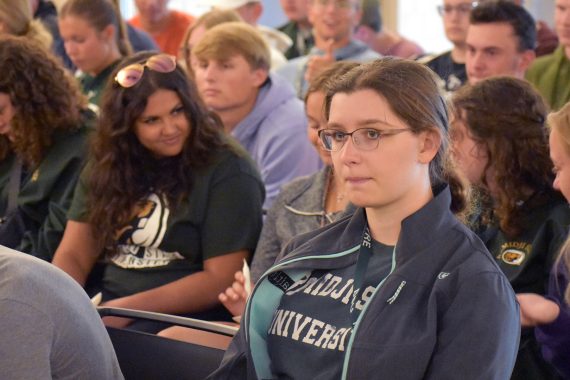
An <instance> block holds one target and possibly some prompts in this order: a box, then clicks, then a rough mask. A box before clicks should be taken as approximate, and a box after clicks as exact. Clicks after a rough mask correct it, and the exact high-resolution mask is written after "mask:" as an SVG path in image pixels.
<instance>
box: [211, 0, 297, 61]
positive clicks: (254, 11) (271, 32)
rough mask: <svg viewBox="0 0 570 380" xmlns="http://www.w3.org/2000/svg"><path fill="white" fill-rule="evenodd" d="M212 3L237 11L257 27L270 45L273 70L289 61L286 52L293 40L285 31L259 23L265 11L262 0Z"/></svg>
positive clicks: (223, 0) (218, 1)
mask: <svg viewBox="0 0 570 380" xmlns="http://www.w3.org/2000/svg"><path fill="white" fill-rule="evenodd" d="M211 3H212V5H213V6H214V9H222V10H233V11H235V12H237V14H239V16H240V17H241V19H242V20H243V21H245V22H247V23H248V24H249V25H251V26H253V27H254V28H256V29H257V31H258V32H259V33H260V34H261V35H262V36H263V38H264V39H265V42H267V44H268V46H269V50H270V53H271V69H272V70H275V69H278V68H280V67H281V66H283V65H284V64H285V63H286V62H287V58H285V55H284V53H285V51H287V49H289V47H290V46H291V45H292V44H293V41H291V38H289V36H288V35H286V34H285V33H282V32H280V31H278V30H276V29H273V28H269V27H266V26H263V25H258V24H257V21H258V20H259V18H260V17H261V14H262V13H263V4H262V3H261V1H260V0H211Z"/></svg>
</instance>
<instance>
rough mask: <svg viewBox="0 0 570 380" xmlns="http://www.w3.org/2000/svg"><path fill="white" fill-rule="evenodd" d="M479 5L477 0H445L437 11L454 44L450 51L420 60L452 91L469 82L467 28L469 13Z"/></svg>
mask: <svg viewBox="0 0 570 380" xmlns="http://www.w3.org/2000/svg"><path fill="white" fill-rule="evenodd" d="M476 6H477V2H476V1H469V0H444V1H443V5H439V6H438V7H437V11H438V13H439V14H440V16H441V18H442V19H443V28H444V30H445V36H446V37H447V39H448V40H449V42H451V43H452V44H453V48H452V49H451V50H449V51H446V52H443V53H440V54H436V55H428V56H425V57H422V58H421V59H420V60H419V62H421V63H424V64H426V65H427V66H428V67H429V68H430V69H432V70H433V71H434V72H435V73H436V74H437V75H439V77H440V78H441V83H440V85H441V87H442V88H443V89H444V90H445V91H448V92H452V91H455V90H457V89H458V88H459V87H461V86H462V85H463V84H464V83H465V82H467V71H466V70H465V55H466V54H467V45H466V44H465V39H466V38H467V29H468V28H469V14H470V13H471V11H472V10H473V8H475V7H476Z"/></svg>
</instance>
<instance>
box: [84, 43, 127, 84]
mask: <svg viewBox="0 0 570 380" xmlns="http://www.w3.org/2000/svg"><path fill="white" fill-rule="evenodd" d="M119 59H121V53H120V52H119V48H118V47H117V46H114V47H112V48H111V51H110V52H109V55H108V57H107V59H105V61H104V62H103V63H102V64H101V66H100V67H99V68H98V69H97V70H93V71H92V72H90V73H88V74H89V75H91V76H93V77H94V76H97V75H99V73H101V72H102V71H103V70H105V69H106V68H107V67H109V66H111V65H112V64H113V62H115V61H118V60H119Z"/></svg>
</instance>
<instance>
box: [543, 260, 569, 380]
mask: <svg viewBox="0 0 570 380" xmlns="http://www.w3.org/2000/svg"><path fill="white" fill-rule="evenodd" d="M563 263H564V261H563V260H561V261H560V262H559V267H557V268H556V269H555V270H554V271H553V273H552V276H551V278H550V286H549V290H548V295H547V297H548V298H549V299H551V300H552V301H554V302H556V303H558V305H559V306H560V314H559V316H558V318H557V319H556V320H555V321H554V322H552V323H549V324H547V325H542V326H537V327H536V328H535V335H536V340H537V341H538V342H539V343H540V344H541V346H542V356H543V357H544V359H546V360H547V361H548V362H550V363H552V364H553V365H554V366H555V367H556V369H557V370H558V371H559V372H560V373H561V374H563V375H564V377H565V378H570V360H568V358H570V307H569V306H568V304H566V303H565V302H564V292H565V289H566V287H567V286H568V285H569V284H568V280H569V278H568V272H567V269H566V268H565V266H564V264H563Z"/></svg>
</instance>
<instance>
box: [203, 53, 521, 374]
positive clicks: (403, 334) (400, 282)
mask: <svg viewBox="0 0 570 380" xmlns="http://www.w3.org/2000/svg"><path fill="white" fill-rule="evenodd" d="M325 114H326V118H327V128H326V129H324V130H321V131H320V132H319V135H320V137H321V141H322V143H323V146H324V147H325V148H326V149H329V150H330V151H331V157H332V162H333V166H334V170H335V174H336V175H338V176H340V178H341V179H342V181H343V182H344V190H345V192H346V195H347V197H348V199H349V201H350V202H352V203H353V204H354V205H356V206H357V207H358V209H357V210H356V212H355V213H354V215H352V216H351V217H347V218H343V219H341V220H339V221H337V222H335V223H332V224H331V225H329V226H327V227H324V228H322V229H319V230H317V231H315V232H310V233H307V234H304V235H301V236H299V237H297V238H295V239H293V240H292V241H291V242H290V243H289V244H288V245H287V247H286V248H285V250H284V252H283V255H282V256H283V258H282V259H281V260H279V261H278V263H277V264H276V265H275V266H274V267H272V268H271V269H270V270H269V271H268V272H267V273H265V274H264V275H263V276H262V278H261V279H260V281H259V282H258V283H257V285H256V286H255V288H254V289H253V291H252V294H251V297H250V299H249V301H248V303H247V306H246V310H245V314H244V316H243V318H242V323H241V329H240V331H239V333H238V335H237V336H236V337H235V338H234V340H233V341H232V344H231V345H230V347H229V348H228V351H226V357H225V358H224V361H223V362H222V363H223V364H222V366H221V368H220V369H219V370H218V371H217V372H216V373H215V374H213V376H212V378H214V379H217V378H248V379H249V378H251V379H254V378H259V379H268V378H295V379H300V378H304V379H306V378H327V379H329V378H330V379H338V378H343V379H345V378H346V379H369V378H378V377H382V378H390V379H394V378H401V379H423V378H433V379H442V378H453V377H456V376H457V374H458V373H461V376H463V377H467V378H485V379H505V378H508V376H509V374H510V371H511V369H512V366H513V364H514V358H515V356H516V349H517V344H518V334H519V331H518V328H517V326H515V325H514V323H513V320H514V321H518V309H517V305H516V301H515V296H514V293H513V292H512V289H511V288H510V286H509V284H508V281H507V279H506V278H505V276H504V275H503V274H502V273H501V272H500V270H499V269H498V268H497V266H496V264H495V263H494V262H493V259H492V257H491V256H490V255H489V253H488V251H487V250H486V249H485V247H484V245H483V244H482V243H481V242H480V240H478V239H477V238H476V237H475V235H474V234H473V233H472V232H471V231H469V230H468V229H467V228H466V227H464V226H463V225H462V223H461V222H460V221H459V220H458V219H457V218H456V217H455V216H454V215H453V212H454V211H456V212H457V211H459V210H461V209H462V208H463V206H464V205H465V201H466V200H465V197H464V196H463V191H462V186H461V184H460V181H459V180H458V178H457V177H456V175H455V173H454V171H453V169H452V168H451V167H450V166H449V162H448V159H447V146H448V141H447V111H446V107H445V102H444V100H443V98H442V96H441V95H440V92H439V90H438V87H437V80H436V78H435V77H434V74H433V73H432V72H431V71H430V70H429V69H427V68H426V67H425V66H423V65H421V64H419V63H415V62H412V61H406V60H399V59H391V58H385V59H381V60H378V61H375V62H373V63H370V64H365V65H361V66H358V67H356V68H354V69H352V70H351V71H350V72H348V73H347V74H345V75H344V76H342V77H341V78H340V79H338V80H337V81H336V82H335V83H334V84H332V85H331V87H330V88H329V90H328V91H327V95H326V97H325ZM396 131H397V132H396ZM481 363H484V365H481Z"/></svg>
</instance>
